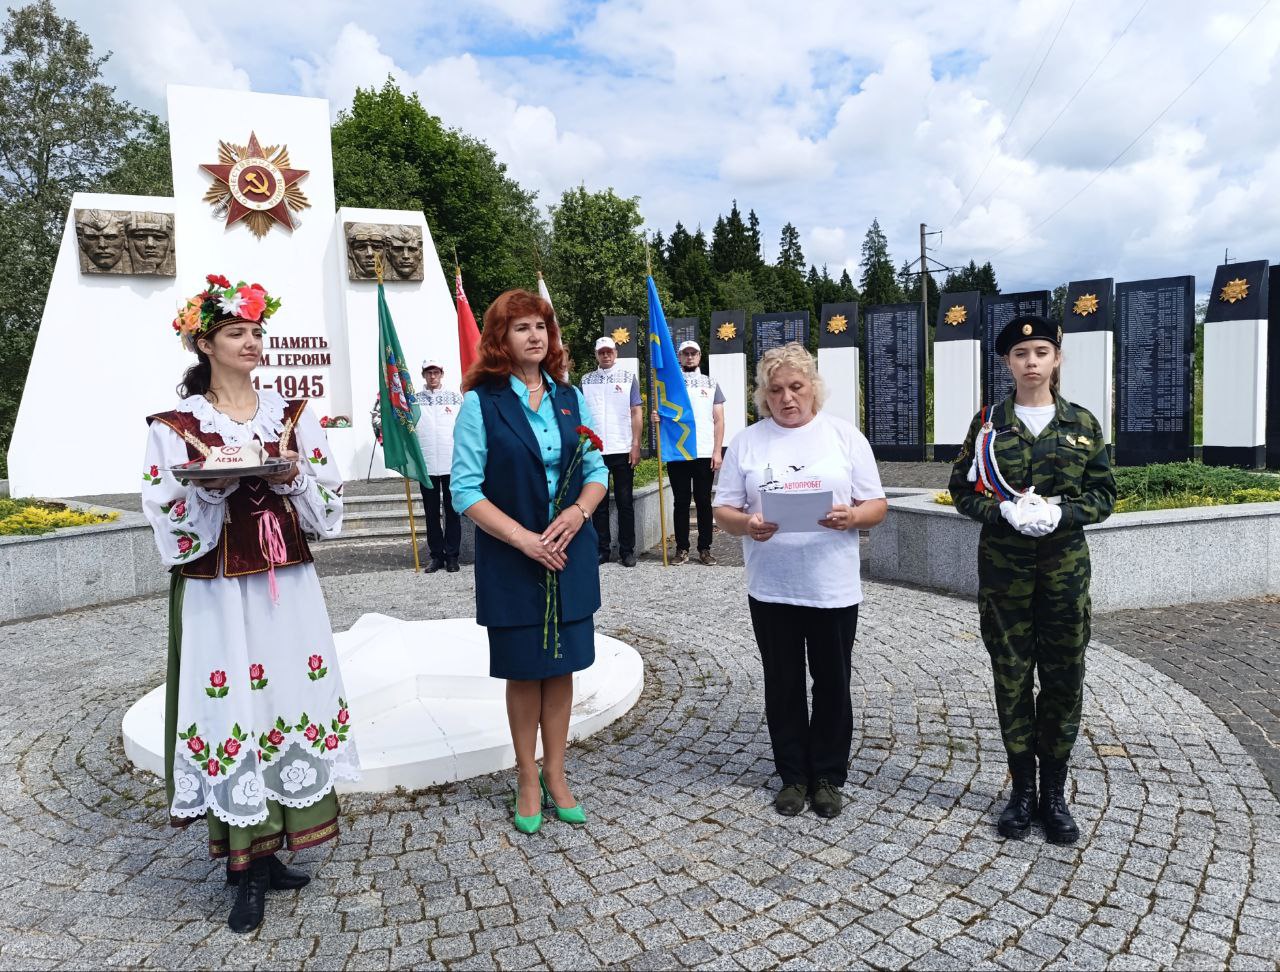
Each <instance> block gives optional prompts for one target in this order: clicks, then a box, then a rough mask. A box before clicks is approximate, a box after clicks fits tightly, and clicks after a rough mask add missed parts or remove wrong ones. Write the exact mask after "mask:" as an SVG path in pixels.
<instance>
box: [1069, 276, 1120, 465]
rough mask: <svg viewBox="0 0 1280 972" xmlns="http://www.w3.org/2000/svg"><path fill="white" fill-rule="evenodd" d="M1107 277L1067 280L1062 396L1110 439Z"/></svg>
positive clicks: (1111, 353) (1111, 347)
mask: <svg viewBox="0 0 1280 972" xmlns="http://www.w3.org/2000/svg"><path fill="white" fill-rule="evenodd" d="M1114 283H1115V281H1114V280H1112V279H1111V278H1110V277H1106V278H1103V279H1101V280H1076V281H1072V282H1071V283H1069V284H1067V303H1066V308H1065V310H1064V311H1063V314H1062V389H1061V391H1062V396H1063V397H1064V398H1065V399H1066V400H1067V401H1069V402H1075V403H1077V404H1078V405H1083V406H1084V407H1085V408H1087V409H1088V410H1089V411H1090V412H1092V413H1093V414H1094V415H1095V416H1096V417H1097V419H1098V421H1099V422H1100V423H1102V437H1103V441H1104V442H1111V441H1112V434H1111V411H1112V406H1113V401H1112V398H1113V395H1112V387H1113V384H1112V382H1113V378H1112V376H1113V375H1114V373H1115V331H1114V330H1113V329H1112V324H1111V320H1112V315H1111V292H1112V285H1113V284H1114Z"/></svg>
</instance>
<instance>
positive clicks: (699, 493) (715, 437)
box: [667, 341, 724, 567]
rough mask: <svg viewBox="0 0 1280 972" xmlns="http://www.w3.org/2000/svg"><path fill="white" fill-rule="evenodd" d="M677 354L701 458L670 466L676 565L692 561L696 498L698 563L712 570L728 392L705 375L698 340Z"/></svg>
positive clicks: (684, 342) (679, 349)
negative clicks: (714, 496) (714, 487)
mask: <svg viewBox="0 0 1280 972" xmlns="http://www.w3.org/2000/svg"><path fill="white" fill-rule="evenodd" d="M676 354H677V356H678V357H679V359H680V370H681V371H683V372H684V384H685V387H686V388H687V389H688V390H689V404H690V405H692V406H693V421H694V428H695V429H696V434H697V439H698V442H697V445H698V457H697V458H696V459H685V460H682V461H679V462H669V463H667V475H668V476H669V477H670V480H671V499H672V501H673V504H674V513H673V514H672V515H673V516H674V517H675V534H676V560H675V562H676V563H677V564H686V563H688V562H689V500H690V498H692V499H693V502H694V506H695V507H696V508H697V510H698V560H699V561H701V562H702V563H704V564H706V565H707V566H709V567H710V566H714V565H715V563H716V558H715V557H714V556H713V555H712V553H711V535H712V531H713V530H714V527H715V522H714V520H713V519H712V507H711V484H712V481H713V480H714V479H715V474H716V470H717V469H719V468H720V460H721V457H722V455H723V452H722V450H721V448H720V447H721V445H722V443H723V440H724V393H723V392H721V391H720V386H719V384H717V383H716V382H715V381H714V380H712V379H711V378H709V377H708V376H707V375H704V374H703V373H702V370H701V368H700V367H699V365H701V363H702V348H700V347H699V346H698V342H697V341H681V342H680V347H679V348H677V349H676Z"/></svg>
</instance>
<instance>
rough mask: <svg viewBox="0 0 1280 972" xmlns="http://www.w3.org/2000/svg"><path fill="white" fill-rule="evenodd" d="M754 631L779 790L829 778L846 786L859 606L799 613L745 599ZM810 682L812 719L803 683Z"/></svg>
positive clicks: (806, 609)
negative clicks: (780, 783) (811, 689)
mask: <svg viewBox="0 0 1280 972" xmlns="http://www.w3.org/2000/svg"><path fill="white" fill-rule="evenodd" d="M747 603H748V604H749V605H750V607H751V626H752V628H754V629H755V633H756V645H757V646H758V647H759V649H760V660H761V662H763V663H764V715H765V720H766V721H767V722H768V723H769V739H770V740H771V741H772V743H773V761H774V765H775V766H776V767H777V769H778V775H779V776H780V777H782V783H783V785H784V786H787V785H790V784H792V783H799V784H801V785H810V786H811V785H813V783H815V782H816V781H817V780H819V779H824V778H825V779H826V780H827V781H829V782H830V783H832V784H834V785H836V786H843V785H844V781H845V778H846V777H847V776H848V773H849V749H850V747H851V746H852V745H853V702H852V700H851V699H850V698H849V676H850V671H851V666H852V664H853V661H852V658H853V639H854V636H855V635H856V634H857V633H858V605H856V604H854V605H851V606H850V607H843V608H814V607H797V606H796V605H794V604H774V603H772V602H770V601H757V600H756V599H755V598H754V597H748V598H747ZM806 648H807V649H808V657H809V674H811V675H812V676H813V715H812V717H811V716H810V715H809V699H808V693H807V689H808V679H807V678H806V677H805V654H806Z"/></svg>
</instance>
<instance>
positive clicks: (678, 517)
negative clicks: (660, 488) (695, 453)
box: [667, 459, 715, 550]
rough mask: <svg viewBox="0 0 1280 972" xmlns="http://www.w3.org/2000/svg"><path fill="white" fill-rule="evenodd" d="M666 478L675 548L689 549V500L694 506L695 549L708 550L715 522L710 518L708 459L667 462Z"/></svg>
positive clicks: (709, 465)
mask: <svg viewBox="0 0 1280 972" xmlns="http://www.w3.org/2000/svg"><path fill="white" fill-rule="evenodd" d="M667 476H668V477H669V478H670V479H671V500H672V506H673V511H672V514H671V515H672V517H673V518H674V519H675V521H676V524H675V528H676V549H677V550H688V549H689V497H690V494H692V496H693V501H694V503H695V504H696V505H697V507H698V549H699V550H710V549H711V529H712V525H713V523H714V522H715V521H714V520H713V519H712V517H711V481H712V479H713V478H714V473H712V472H711V460H710V459H686V460H684V461H683V462H669V463H667Z"/></svg>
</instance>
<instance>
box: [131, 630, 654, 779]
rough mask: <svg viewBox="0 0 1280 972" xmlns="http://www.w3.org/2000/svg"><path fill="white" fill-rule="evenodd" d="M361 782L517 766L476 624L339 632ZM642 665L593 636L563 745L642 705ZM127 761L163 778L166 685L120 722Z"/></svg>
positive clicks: (631, 652) (611, 641)
mask: <svg viewBox="0 0 1280 972" xmlns="http://www.w3.org/2000/svg"><path fill="white" fill-rule="evenodd" d="M334 641H335V642H336V643H337V648H338V658H339V660H340V661H341V664H342V678H343V682H344V684H345V686H346V689H347V697H348V699H349V701H350V702H351V713H352V722H353V729H354V735H355V739H356V742H357V745H358V746H359V749H360V762H361V765H362V767H363V769H364V778H363V779H362V780H361V781H360V782H359V783H357V784H353V785H352V784H345V785H340V786H339V790H340V791H346V792H351V791H361V792H386V791H391V790H394V789H395V788H396V787H404V788H405V789H409V790H412V789H418V788H420V787H425V786H433V785H435V784H438V783H449V782H453V781H455V780H465V779H470V778H471V777H474V776H483V775H484V774H486V773H493V772H496V771H498V770H501V769H506V768H508V767H510V766H514V765H515V751H514V750H513V749H512V747H511V736H510V733H509V731H508V728H507V710H506V701H505V687H506V682H505V681H503V680H502V679H497V678H490V677H489V641H488V638H487V636H486V635H485V631H484V628H482V627H480V626H479V625H477V624H476V623H475V622H474V621H472V620H470V619H464V618H451V619H448V620H444V621H401V620H399V619H397V618H391V617H387V616H386V615H383V614H365V615H363V616H362V617H361V618H360V619H359V620H358V621H356V623H355V624H354V625H352V627H351V630H349V631H346V632H335V634H334ZM643 688H644V664H643V662H642V661H641V659H640V655H639V654H638V653H637V652H636V650H635V649H634V648H632V647H631V646H630V645H627V644H624V643H623V642H621V641H618V640H617V639H616V638H609V637H606V636H604V635H600V634H597V635H596V661H595V664H594V665H592V666H591V667H590V668H588V669H586V670H585V671H581V672H578V673H576V674H575V675H574V679H573V699H574V703H573V713H572V715H571V717H570V721H569V738H570V739H571V740H572V739H582V738H585V737H587V736H590V735H592V734H593V733H595V732H599V731H600V730H601V729H603V728H604V727H605V726H607V725H609V724H610V723H611V722H613V721H615V720H616V719H618V718H620V717H621V716H622V715H623V714H624V713H625V712H626V711H627V710H628V709H630V708H631V706H633V705H634V704H635V702H636V700H637V699H638V698H639V697H640V692H641V690H642V689H643ZM121 728H122V731H123V733H124V746H125V753H126V755H127V756H128V757H129V759H130V760H132V761H133V763H134V764H135V765H136V766H138V767H140V768H142V769H145V770H149V771H151V772H153V773H155V774H156V775H158V776H163V774H164V686H163V685H161V686H160V687H159V688H156V689H153V690H152V691H151V692H148V693H147V694H146V695H145V696H143V697H142V698H141V699H139V700H138V701H137V702H135V703H134V704H133V706H132V707H130V709H129V711H128V712H126V713H125V717H124V722H123V724H122V726H121Z"/></svg>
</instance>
